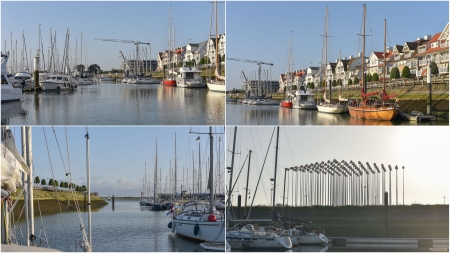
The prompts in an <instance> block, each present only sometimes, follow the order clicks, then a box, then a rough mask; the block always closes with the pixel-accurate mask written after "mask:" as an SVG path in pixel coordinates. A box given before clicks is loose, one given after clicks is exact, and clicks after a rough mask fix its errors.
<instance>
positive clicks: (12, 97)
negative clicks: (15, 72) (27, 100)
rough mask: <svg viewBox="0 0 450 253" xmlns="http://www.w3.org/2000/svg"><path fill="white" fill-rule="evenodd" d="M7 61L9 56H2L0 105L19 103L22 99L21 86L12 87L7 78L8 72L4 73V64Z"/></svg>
mask: <svg viewBox="0 0 450 253" xmlns="http://www.w3.org/2000/svg"><path fill="white" fill-rule="evenodd" d="M8 60H9V54H2V69H1V76H2V103H5V102H12V101H19V100H20V99H21V98H22V87H21V85H13V84H12V83H11V80H9V78H8V75H9V73H8V71H6V64H7V63H8Z"/></svg>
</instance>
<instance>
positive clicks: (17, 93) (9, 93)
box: [2, 87, 22, 103]
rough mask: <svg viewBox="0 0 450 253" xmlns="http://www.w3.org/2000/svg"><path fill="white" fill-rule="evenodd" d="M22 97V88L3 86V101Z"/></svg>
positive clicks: (6, 101) (16, 99)
mask: <svg viewBox="0 0 450 253" xmlns="http://www.w3.org/2000/svg"><path fill="white" fill-rule="evenodd" d="M21 99H22V88H12V87H11V88H10V89H3V87H2V103H8V102H13V101H20V100H21Z"/></svg>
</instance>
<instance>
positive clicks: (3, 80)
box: [2, 75, 8, 84]
mask: <svg viewBox="0 0 450 253" xmlns="http://www.w3.org/2000/svg"><path fill="white" fill-rule="evenodd" d="M2 84H8V81H6V77H5V76H4V75H2Z"/></svg>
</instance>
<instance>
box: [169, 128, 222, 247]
mask: <svg viewBox="0 0 450 253" xmlns="http://www.w3.org/2000/svg"><path fill="white" fill-rule="evenodd" d="M212 135H213V133H212V127H210V128H209V138H210V150H211V154H210V161H209V162H210V164H209V165H210V167H209V170H210V171H209V181H208V188H209V192H210V193H209V202H206V201H190V202H186V203H184V204H183V205H182V206H181V210H180V212H179V213H176V212H172V222H170V223H169V228H171V229H172V232H176V234H177V235H180V236H182V237H186V238H188V239H190V240H195V241H202V242H203V241H206V242H225V215H224V214H223V213H222V212H219V211H217V210H216V209H215V207H214V202H215V201H214V190H213V189H214V187H213V186H214V183H213V181H214V180H213V178H214V175H213V174H214V166H213V164H214V163H213V148H212V147H213V136H212ZM171 210H172V209H171Z"/></svg>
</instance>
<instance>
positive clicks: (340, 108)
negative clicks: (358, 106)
mask: <svg viewBox="0 0 450 253" xmlns="http://www.w3.org/2000/svg"><path fill="white" fill-rule="evenodd" d="M323 37H324V40H325V42H324V45H325V50H324V55H325V62H324V63H325V74H324V82H323V83H324V93H323V100H324V101H323V102H322V103H319V104H318V105H317V110H318V111H319V112H324V113H345V112H347V111H348V108H347V103H344V102H341V101H339V102H338V103H336V104H332V103H331V80H329V81H330V82H329V88H330V99H328V98H327V68H328V67H327V65H328V63H327V50H328V6H327V9H326V14H325V33H324V35H323Z"/></svg>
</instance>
